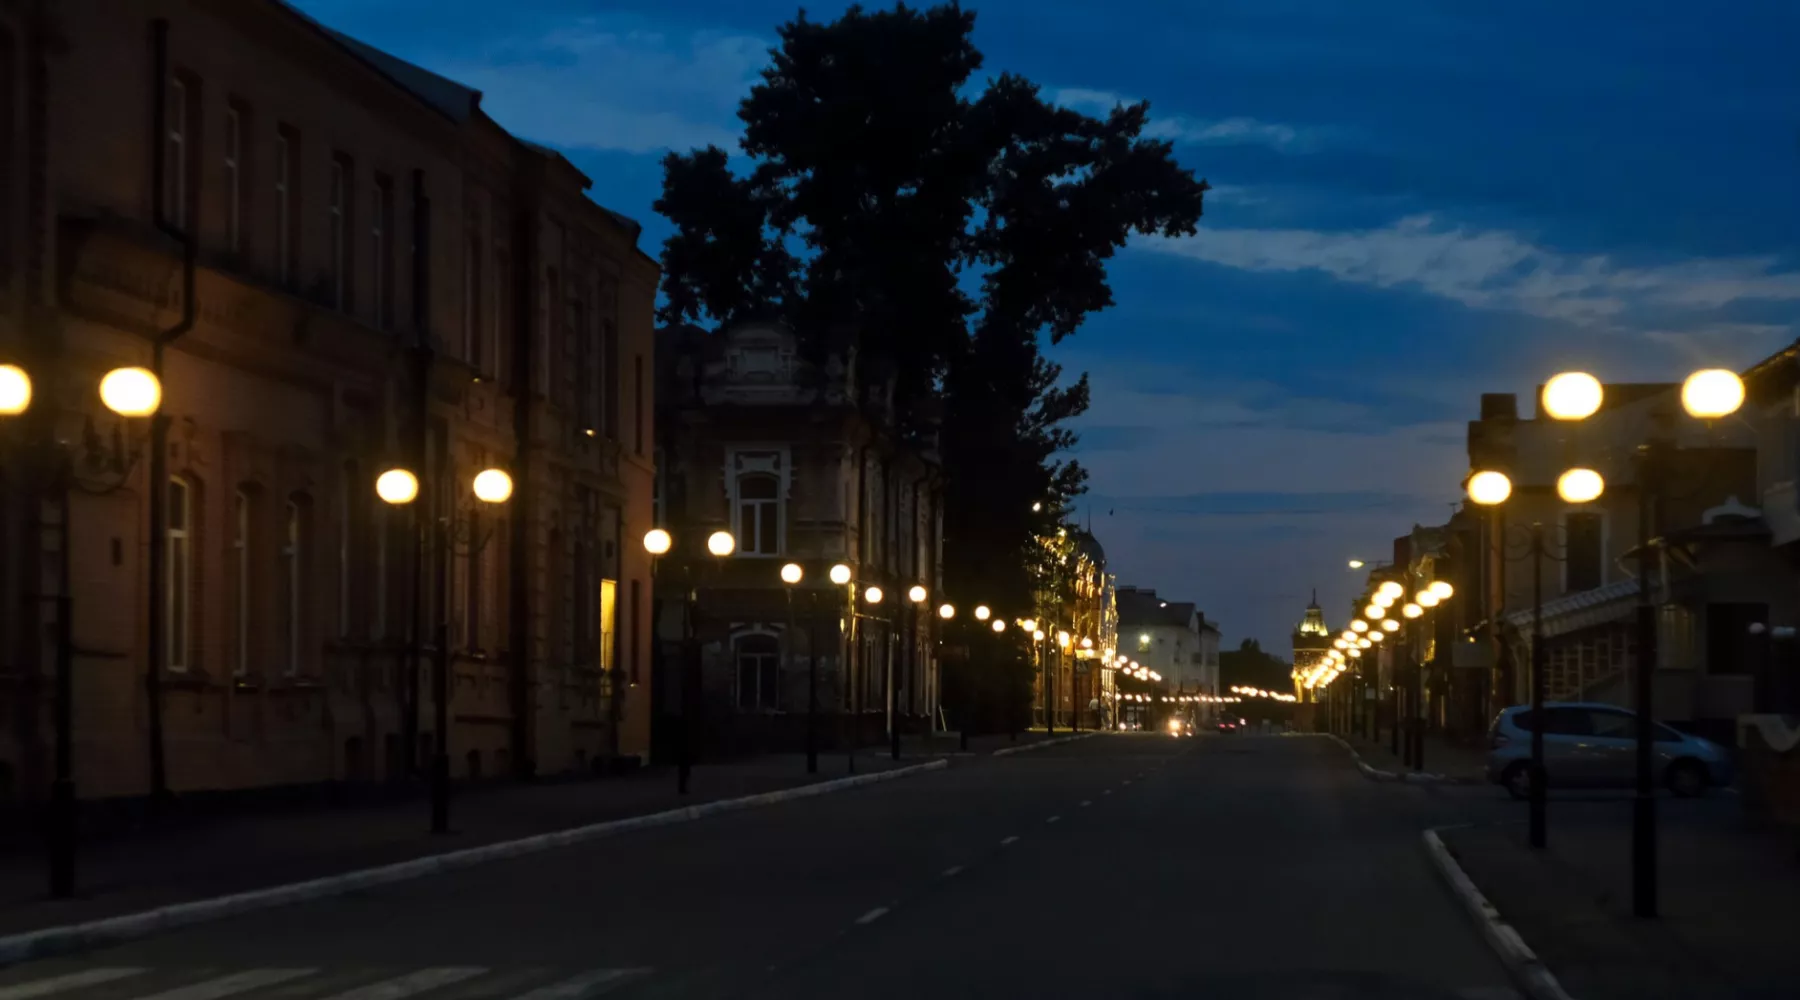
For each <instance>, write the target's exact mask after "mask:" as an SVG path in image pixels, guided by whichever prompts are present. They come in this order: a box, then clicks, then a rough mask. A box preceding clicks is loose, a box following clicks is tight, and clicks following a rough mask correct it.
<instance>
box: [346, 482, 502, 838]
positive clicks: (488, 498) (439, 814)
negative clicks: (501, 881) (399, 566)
mask: <svg viewBox="0 0 1800 1000" xmlns="http://www.w3.org/2000/svg"><path fill="white" fill-rule="evenodd" d="M512 492H513V481H512V476H510V475H508V474H507V473H506V472H504V471H502V470H500V469H484V470H482V471H481V472H479V473H477V474H476V476H475V478H474V480H473V481H472V482H471V483H470V484H469V494H470V495H471V496H473V497H474V499H475V501H476V502H477V503H478V504H480V505H481V506H483V507H489V508H498V507H500V506H502V505H504V504H505V503H506V502H507V501H508V500H510V499H512ZM375 495H376V496H377V497H379V498H381V500H382V502H384V503H387V504H390V505H393V506H401V505H404V504H409V503H412V502H414V501H415V500H417V499H418V496H419V478H418V476H416V475H415V474H414V473H413V472H411V471H410V470H408V469H404V468H398V467H396V468H390V469H388V470H387V471H386V472H383V473H382V474H381V475H380V476H378V477H377V478H376V480H375ZM493 533H494V529H493V526H492V525H489V526H488V527H487V529H486V530H485V531H483V530H482V529H481V526H480V524H479V522H478V520H477V514H476V509H475V508H469V507H465V506H463V498H462V497H461V496H454V497H452V498H451V501H450V505H449V509H447V510H444V511H442V512H439V513H438V515H437V516H436V517H435V518H433V519H432V548H433V552H434V558H433V563H434V566H435V568H436V573H435V578H434V579H433V580H432V587H433V591H434V593H433V598H434V600H435V601H436V605H437V628H436V630H435V632H436V634H435V636H434V637H433V641H432V651H431V697H432V701H433V702H434V704H433V706H432V710H433V723H432V727H433V729H435V730H436V732H435V733H434V734H433V740H432V742H433V748H432V759H431V832H432V833H439V834H442V833H449V832H450V559H451V558H452V557H453V556H455V555H458V554H461V555H464V556H467V557H468V558H471V559H473V558H475V557H476V556H478V555H479V554H480V553H481V550H482V549H484V548H486V547H487V543H488V541H489V540H490V539H491V538H492V537H493ZM459 547H460V551H459ZM417 551H418V552H419V553H420V556H421V557H423V553H424V547H423V546H422V545H421V546H420V547H419V549H418V550H417ZM419 639H420V637H419V635H418V634H417V633H416V632H415V633H414V635H413V639H412V645H413V647H414V648H413V651H412V652H413V658H414V661H415V662H416V661H417V654H418V648H417V647H418V643H419Z"/></svg>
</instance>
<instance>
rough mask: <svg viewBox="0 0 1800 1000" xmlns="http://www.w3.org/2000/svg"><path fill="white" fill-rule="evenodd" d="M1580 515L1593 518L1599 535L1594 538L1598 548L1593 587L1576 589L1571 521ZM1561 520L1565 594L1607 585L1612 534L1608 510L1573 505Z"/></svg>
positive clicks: (1563, 588) (1563, 589)
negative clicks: (1607, 565) (1607, 561)
mask: <svg viewBox="0 0 1800 1000" xmlns="http://www.w3.org/2000/svg"><path fill="white" fill-rule="evenodd" d="M1578 517H1579V518H1593V519H1594V522H1595V524H1596V525H1597V527H1598V531H1597V532H1596V535H1597V537H1596V538H1595V540H1594V545H1595V548H1596V552H1595V555H1594V585H1593V586H1592V587H1582V588H1580V589H1579V590H1576V589H1574V582H1575V575H1576V574H1575V559H1574V552H1573V548H1574V545H1573V542H1574V532H1573V531H1572V530H1571V529H1570V523H1571V522H1572V521H1573V520H1574V519H1575V518H1578ZM1561 521H1562V537H1563V544H1562V550H1563V558H1562V563H1561V571H1562V572H1561V576H1562V581H1561V582H1562V592H1563V593H1564V594H1575V593H1586V592H1587V591H1589V590H1596V589H1598V588H1600V587H1604V586H1606V549H1607V541H1608V540H1609V538H1610V536H1611V529H1612V525H1611V523H1610V519H1609V518H1608V517H1607V516H1606V512H1605V511H1602V510H1594V509H1591V508H1589V507H1585V506H1583V507H1572V508H1570V509H1568V510H1565V511H1563V512H1562V518H1561Z"/></svg>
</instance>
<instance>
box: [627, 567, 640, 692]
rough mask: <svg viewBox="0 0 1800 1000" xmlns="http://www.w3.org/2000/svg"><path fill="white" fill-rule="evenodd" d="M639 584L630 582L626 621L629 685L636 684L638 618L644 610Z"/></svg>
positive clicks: (638, 582) (634, 581) (638, 648)
mask: <svg viewBox="0 0 1800 1000" xmlns="http://www.w3.org/2000/svg"><path fill="white" fill-rule="evenodd" d="M641 583H642V581H639V580H633V581H631V617H630V618H629V619H628V621H630V622H631V683H633V684H636V683H637V682H638V656H639V650H640V648H641V647H640V646H639V645H638V634H639V633H640V632H642V631H643V630H642V629H641V628H640V627H639V617H638V616H639V615H640V614H642V612H643V608H644V594H643V587H642V585H641Z"/></svg>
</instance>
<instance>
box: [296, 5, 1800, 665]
mask: <svg viewBox="0 0 1800 1000" xmlns="http://www.w3.org/2000/svg"><path fill="white" fill-rule="evenodd" d="M299 6H301V7H302V8H304V9H305V10H306V11H307V12H308V13H310V14H312V15H313V16H315V17H317V18H319V19H320V20H323V21H325V22H327V23H329V24H331V25H332V26H334V27H336V28H339V29H341V30H344V31H347V32H349V33H351V34H353V35H356V36H358V37H360V38H362V39H364V40H366V41H368V42H371V43H373V44H375V45H378V46H381V47H383V48H386V49H388V50H389V51H392V52H394V53H395V54H397V55H400V56H402V57H404V58H407V59H410V60H413V61H415V62H417V63H419V64H421V65H424V66H426V67H429V68H431V69H434V70H436V71H438V72H440V73H443V74H445V75H448V76H451V77H453V78H456V79H458V80H461V81H462V82H464V83H467V84H469V85H471V86H474V87H476V88H479V89H480V90H482V91H483V92H484V94H485V99H484V107H486V109H487V110H488V112H489V113H490V114H491V115H493V116H494V117H495V118H496V119H497V120H499V121H500V122H501V123H502V124H503V125H506V126H507V127H508V128H510V129H512V130H513V131H515V132H517V133H519V134H521V135H523V136H525V137H527V138H531V139H535V140H538V141H541V142H545V143H548V144H550V145H553V146H556V147H558V148H560V149H562V150H563V151H564V152H565V153H566V154H567V155H568V156H569V158H570V159H571V160H572V161H574V162H575V163H576V164H577V165H578V166H580V167H581V168H582V169H583V170H585V171H586V172H587V173H588V174H589V175H590V176H591V177H593V178H594V182H595V191H594V193H595V196H596V197H597V198H599V199H600V200H601V201H603V202H604V203H606V204H607V205H608V206H609V207H612V208H614V209H617V210H619V211H622V212H625V213H627V214H630V215H633V216H634V217H636V218H638V219H640V220H642V221H643V222H644V224H645V235H644V242H643V245H644V247H645V249H646V250H647V251H648V252H650V253H652V254H656V253H658V252H659V250H660V243H661V240H662V238H663V236H664V235H666V233H667V231H668V230H667V227H666V225H664V224H663V223H662V221H661V220H660V219H658V218H657V217H656V216H655V214H654V213H653V212H652V211H651V210H650V204H651V202H652V201H653V200H654V198H655V197H656V194H657V191H658V188H659V184H660V175H659V171H658V169H657V165H656V160H657V158H658V157H659V156H660V155H661V154H662V152H663V151H664V150H666V149H668V148H671V147H673V148H681V149H685V148H687V147H690V146H693V145H696V144H704V143H708V142H716V143H720V144H722V145H729V144H730V143H732V142H733V141H734V138H735V136H736V134H737V131H738V129H737V122H736V119H735V117H734V111H735V108H736V103H737V100H738V99H739V98H740V97H741V96H742V95H743V94H744V93H745V91H746V90H747V89H748V87H749V85H750V84H751V82H752V81H753V80H754V79H755V76H756V73H757V71H758V69H759V68H760V67H761V66H762V64H763V62H764V59H765V53H766V50H767V48H768V45H769V44H770V42H771V41H772V39H773V37H774V30H773V29H774V27H775V26H776V25H777V24H778V23H780V22H781V21H783V20H785V19H787V18H789V17H791V16H792V15H793V14H794V12H795V10H796V9H797V5H796V4H795V3H792V2H783V3H776V2H767V0H707V2H700V0H655V2H649V0H629V2H624V3H608V4H604V5H603V4H599V3H594V2H591V0H590V2H578V0H509V2H507V3H504V4H500V3H494V2H492V0H300V3H299ZM970 6H972V7H973V8H974V9H975V10H977V11H978V12H979V15H980V16H979V19H978V21H977V26H976V43H977V45H978V46H979V47H980V48H981V49H982V50H983V51H984V52H985V54H986V56H987V66H986V69H985V71H984V72H986V73H998V72H999V71H1001V70H1011V71H1015V72H1018V73H1022V74H1024V75H1025V76H1027V77H1030V78H1031V79H1033V80H1035V81H1037V82H1038V83H1040V84H1042V85H1043V86H1044V87H1045V88H1046V90H1047V91H1049V92H1051V93H1053V94H1055V95H1057V96H1058V98H1059V99H1060V100H1062V101H1063V102H1065V103H1067V104H1070V105H1071V106H1075V107H1081V108H1084V109H1089V110H1096V111H1098V110H1103V109H1104V108H1106V107H1108V106H1110V104H1111V103H1112V102H1114V101H1115V100H1118V99H1121V98H1124V99H1139V98H1143V99H1148V100H1150V101H1151V102H1152V109H1151V113H1152V117H1153V119H1154V120H1155V122H1156V125H1155V128H1156V129H1158V130H1159V134H1161V135H1164V136H1166V137H1168V138H1171V139H1174V140H1175V141H1176V142H1177V145H1178V149H1179V154H1180V156H1181V158H1182V159H1183V161H1184V162H1185V163H1187V164H1189V165H1191V166H1193V167H1194V168H1195V169H1196V170H1197V171H1198V172H1199V174H1200V175H1201V176H1203V177H1206V178H1207V179H1208V180H1210V181H1211V182H1212V183H1213V184H1214V185H1215V190H1214V192H1213V193H1212V194H1211V195H1210V196H1209V197H1208V199H1207V210H1206V217H1205V219H1204V220H1203V221H1202V224H1201V233H1200V235H1199V236H1197V237H1195V238H1192V239H1187V240H1181V241H1173V242H1171V241H1163V240H1142V241H1138V242H1137V243H1135V244H1134V245H1132V246H1131V247H1129V248H1127V249H1126V250H1125V251H1124V252H1123V253H1121V254H1120V256H1119V257H1118V258H1117V260H1116V261H1115V262H1114V264H1113V267H1112V277H1113V284H1114V292H1115V297H1116V298H1117V300H1118V303H1119V304H1118V306H1117V307H1115V308H1114V309H1112V310H1111V311H1109V312H1107V313H1105V314H1103V315H1100V316H1097V317H1095V318H1094V319H1093V320H1092V321H1091V322H1089V323H1088V324H1087V326H1086V328H1085V329H1083V330H1082V332H1081V333H1080V334H1079V335H1078V336H1077V337H1075V338H1074V339H1072V340H1070V341H1067V342H1066V343H1065V345H1064V346H1063V347H1060V348H1058V349H1057V352H1056V355H1057V358H1058V360H1060V361H1062V362H1063V363H1064V364H1065V365H1066V366H1068V367H1069V368H1071V369H1077V370H1080V369H1085V370H1087V371H1089V372H1091V373H1092V379H1093V389H1094V405H1093V409H1092V410H1091V411H1090V412H1089V413H1088V414H1087V415H1086V416H1085V417H1084V418H1082V420H1081V421H1080V429H1081V430H1082V431H1083V433H1084V435H1085V440H1084V443H1083V446H1082V448H1081V450H1080V457H1081V459H1082V461H1083V462H1084V463H1086V464H1087V465H1088V466H1089V467H1090V468H1091V469H1092V470H1093V473H1094V480H1093V493H1092V495H1091V496H1090V497H1089V498H1088V500H1087V503H1088V505H1089V506H1091V507H1092V510H1093V524H1094V528H1095V531H1096V533H1097V534H1098V535H1099V536H1100V538H1101V541H1102V542H1103V544H1105V546H1106V547H1107V551H1108V554H1109V558H1110V560H1111V563H1112V567H1113V569H1114V570H1115V571H1116V572H1117V573H1118V574H1119V577H1120V580H1121V581H1122V582H1126V583H1136V584H1140V585H1145V586H1153V587H1156V588H1157V589H1158V590H1159V591H1162V592H1165V593H1168V594H1171V595H1176V596H1179V597H1181V598H1183V599H1189V600H1194V601H1196V602H1198V603H1199V604H1200V606H1201V607H1202V608H1203V609H1204V610H1205V611H1206V613H1207V615H1208V617H1210V618H1213V619H1215V620H1217V621H1219V622H1221V624H1222V626H1223V630H1224V633H1225V637H1226V641H1227V643H1229V644H1235V643H1236V642H1237V640H1238V639H1240V638H1242V637H1244V636H1256V637H1259V638H1261V639H1262V641H1263V644H1264V645H1265V646H1266V647H1272V648H1279V649H1282V650H1285V649H1286V645H1287V632H1288V629H1289V628H1290V627H1291V626H1292V624H1293V622H1295V621H1296V620H1298V617H1299V614H1300V609H1301V607H1302V606H1303V605H1304V604H1305V602H1306V595H1307V593H1308V590H1309V589H1310V588H1311V587H1313V586H1315V585H1316V586H1318V588H1319V593H1320V598H1321V602H1322V603H1325V604H1326V606H1327V609H1328V612H1330V613H1331V614H1332V616H1333V617H1334V618H1337V617H1342V612H1343V611H1345V610H1346V609H1347V607H1348V603H1347V602H1348V600H1349V598H1350V597H1351V595H1352V591H1353V589H1354V587H1355V583H1356V581H1355V580H1354V579H1353V578H1352V576H1351V574H1350V573H1348V572H1347V571H1346V569H1345V561H1346V560H1347V559H1348V558H1350V557H1352V556H1362V557H1365V558H1370V559H1374V558H1381V557H1384V556H1385V554H1386V553H1387V551H1388V550H1389V548H1390V546H1391V541H1392V539H1393V537H1394V536H1396V535H1398V534H1403V533H1405V532H1407V531H1409V530H1410V528H1411V527H1412V525H1413V524H1414V523H1434V522H1440V521H1441V520H1442V519H1443V518H1444V517H1445V516H1446V515H1447V514H1448V513H1449V511H1450V510H1451V508H1452V505H1453V503H1454V502H1455V501H1456V499H1457V484H1458V482H1459V481H1460V479H1461V477H1462V475H1463V474H1464V472H1465V471H1466V467H1467V461H1466V457H1465V452H1464V447H1463V435H1464V433H1465V429H1466V421H1468V420H1469V419H1471V418H1472V417H1474V416H1475V413H1476V404H1477V401H1478V396H1479V394H1480V393H1482V392H1519V393H1521V394H1524V397H1525V398H1528V397H1529V393H1530V392H1531V390H1532V387H1533V385H1535V384H1536V383H1537V382H1538V381H1540V380H1541V379H1542V378H1543V377H1546V376H1547V375H1548V374H1551V373H1554V372H1556V371H1558V370H1562V369H1565V368H1570V367H1583V368H1587V369H1588V370H1591V371H1594V372H1595V373H1596V374H1599V375H1601V376H1602V377H1603V378H1605V379H1607V380H1634V379H1635V380H1664V379H1672V378H1678V377H1679V376H1680V374H1682V373H1684V372H1685V371H1687V370H1688V369H1689V368H1691V367H1693V366H1695V365H1698V364H1709V365H1711V364H1718V365H1724V366H1727V367H1738V368H1741V367H1743V366H1744V365H1746V364H1748V363H1749V362H1751V361H1754V360H1756V359H1757V358H1759V357H1761V356H1763V355H1765V354H1767V353H1770V352H1771V351H1773V350H1774V349H1775V348H1776V347H1778V346H1780V345H1781V344H1784V343H1786V342H1789V341H1791V340H1793V339H1794V338H1795V337H1796V336H1797V335H1800V326H1797V325H1796V323H1797V321H1800V235H1797V234H1800V115H1797V114H1796V111H1795V109H1797V108H1800V74H1796V73H1795V71H1794V69H1793V59H1792V54H1791V43H1792V40H1793V39H1794V38H1796V37H1800V4H1794V3H1792V2H1790V0H1736V2H1734V3H1731V4H1726V5H1720V6H1719V7H1718V9H1717V10H1712V9H1708V10H1705V11H1701V10H1699V9H1698V8H1696V7H1695V6H1694V5H1693V4H1692V3H1675V2H1671V0H1635V2H1629V3H1627V2H1614V0H1584V2H1582V3H1579V4H1571V3H1567V2H1544V0H1515V2H1513V3H1509V4H1504V5H1501V4H1467V3H1450V2H1439V0H1429V2H1428V0H1417V2H1411V0H1379V2H1378V0H1368V2H1364V3H1356V4H1346V3H1341V2H1338V0H1215V2H1211V3H1205V4H1195V3H1188V2H1161V3H1151V2H1127V0H1110V2H1105V3H1100V2H1073V0H1005V2H1000V0H993V2H988V3H973V4H970ZM842 7H843V5H842V4H810V5H808V12H809V14H810V15H811V16H813V17H814V18H816V19H825V18H828V17H831V16H834V15H835V14H836V13H838V12H839V11H840V10H841V9H842ZM1526 405H1528V404H1526ZM1109 511H1110V512H1111V513H1110V514H1109Z"/></svg>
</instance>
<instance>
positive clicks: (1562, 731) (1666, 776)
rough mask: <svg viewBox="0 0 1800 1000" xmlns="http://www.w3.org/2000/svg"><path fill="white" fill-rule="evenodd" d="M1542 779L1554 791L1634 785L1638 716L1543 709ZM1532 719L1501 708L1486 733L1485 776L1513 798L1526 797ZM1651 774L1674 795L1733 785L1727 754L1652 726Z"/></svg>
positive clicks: (1607, 709) (1583, 706)
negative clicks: (1654, 734) (1543, 777)
mask: <svg viewBox="0 0 1800 1000" xmlns="http://www.w3.org/2000/svg"><path fill="white" fill-rule="evenodd" d="M1544 716H1545V719H1546V724H1545V726H1544V773H1545V777H1546V779H1547V780H1546V782H1545V783H1546V785H1547V786H1548V787H1551V788H1630V787H1632V786H1633V785H1635V784H1636V783H1637V714H1636V713H1635V712H1632V711H1630V710H1629V709H1624V708H1620V707H1618V706H1617V705H1604V704H1595V703H1592V702H1569V701H1558V702H1550V703H1547V704H1546V705H1544ZM1532 728H1533V726H1532V712H1531V706H1529V705H1514V706H1513V707H1511V708H1507V709H1502V710H1501V712H1500V714H1499V715H1497V716H1495V717H1494V724H1493V726H1492V727H1491V728H1490V729H1489V730H1488V747H1489V749H1488V755H1487V776H1488V780H1489V781H1492V782H1494V783H1495V784H1497V785H1504V786H1506V790H1507V791H1509V792H1511V793H1512V795H1513V797H1514V798H1521V799H1522V798H1525V797H1526V796H1528V795H1529V794H1531V732H1532ZM1654 753H1655V767H1656V770H1657V775H1658V778H1659V779H1660V780H1661V781H1662V783H1663V784H1664V785H1666V786H1667V787H1668V789H1669V790H1670V791H1671V792H1674V793H1675V794H1676V795H1680V796H1683V797H1687V796H1693V795H1699V794H1701V793H1703V792H1705V791H1706V790H1707V789H1708V788H1710V787H1714V786H1719V787H1723V786H1727V785H1730V784H1731V777H1732V763H1731V755H1730V753H1729V752H1727V751H1726V750H1725V748H1724V747H1721V746H1719V745H1718V744H1716V743H1713V742H1711V741H1709V740H1703V739H1701V738H1700V737H1698V736H1690V735H1688V734H1687V733H1683V732H1680V731H1678V730H1675V729H1671V728H1669V727H1668V726H1665V725H1663V724H1661V723H1657V725H1656V748H1655V751H1654Z"/></svg>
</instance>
